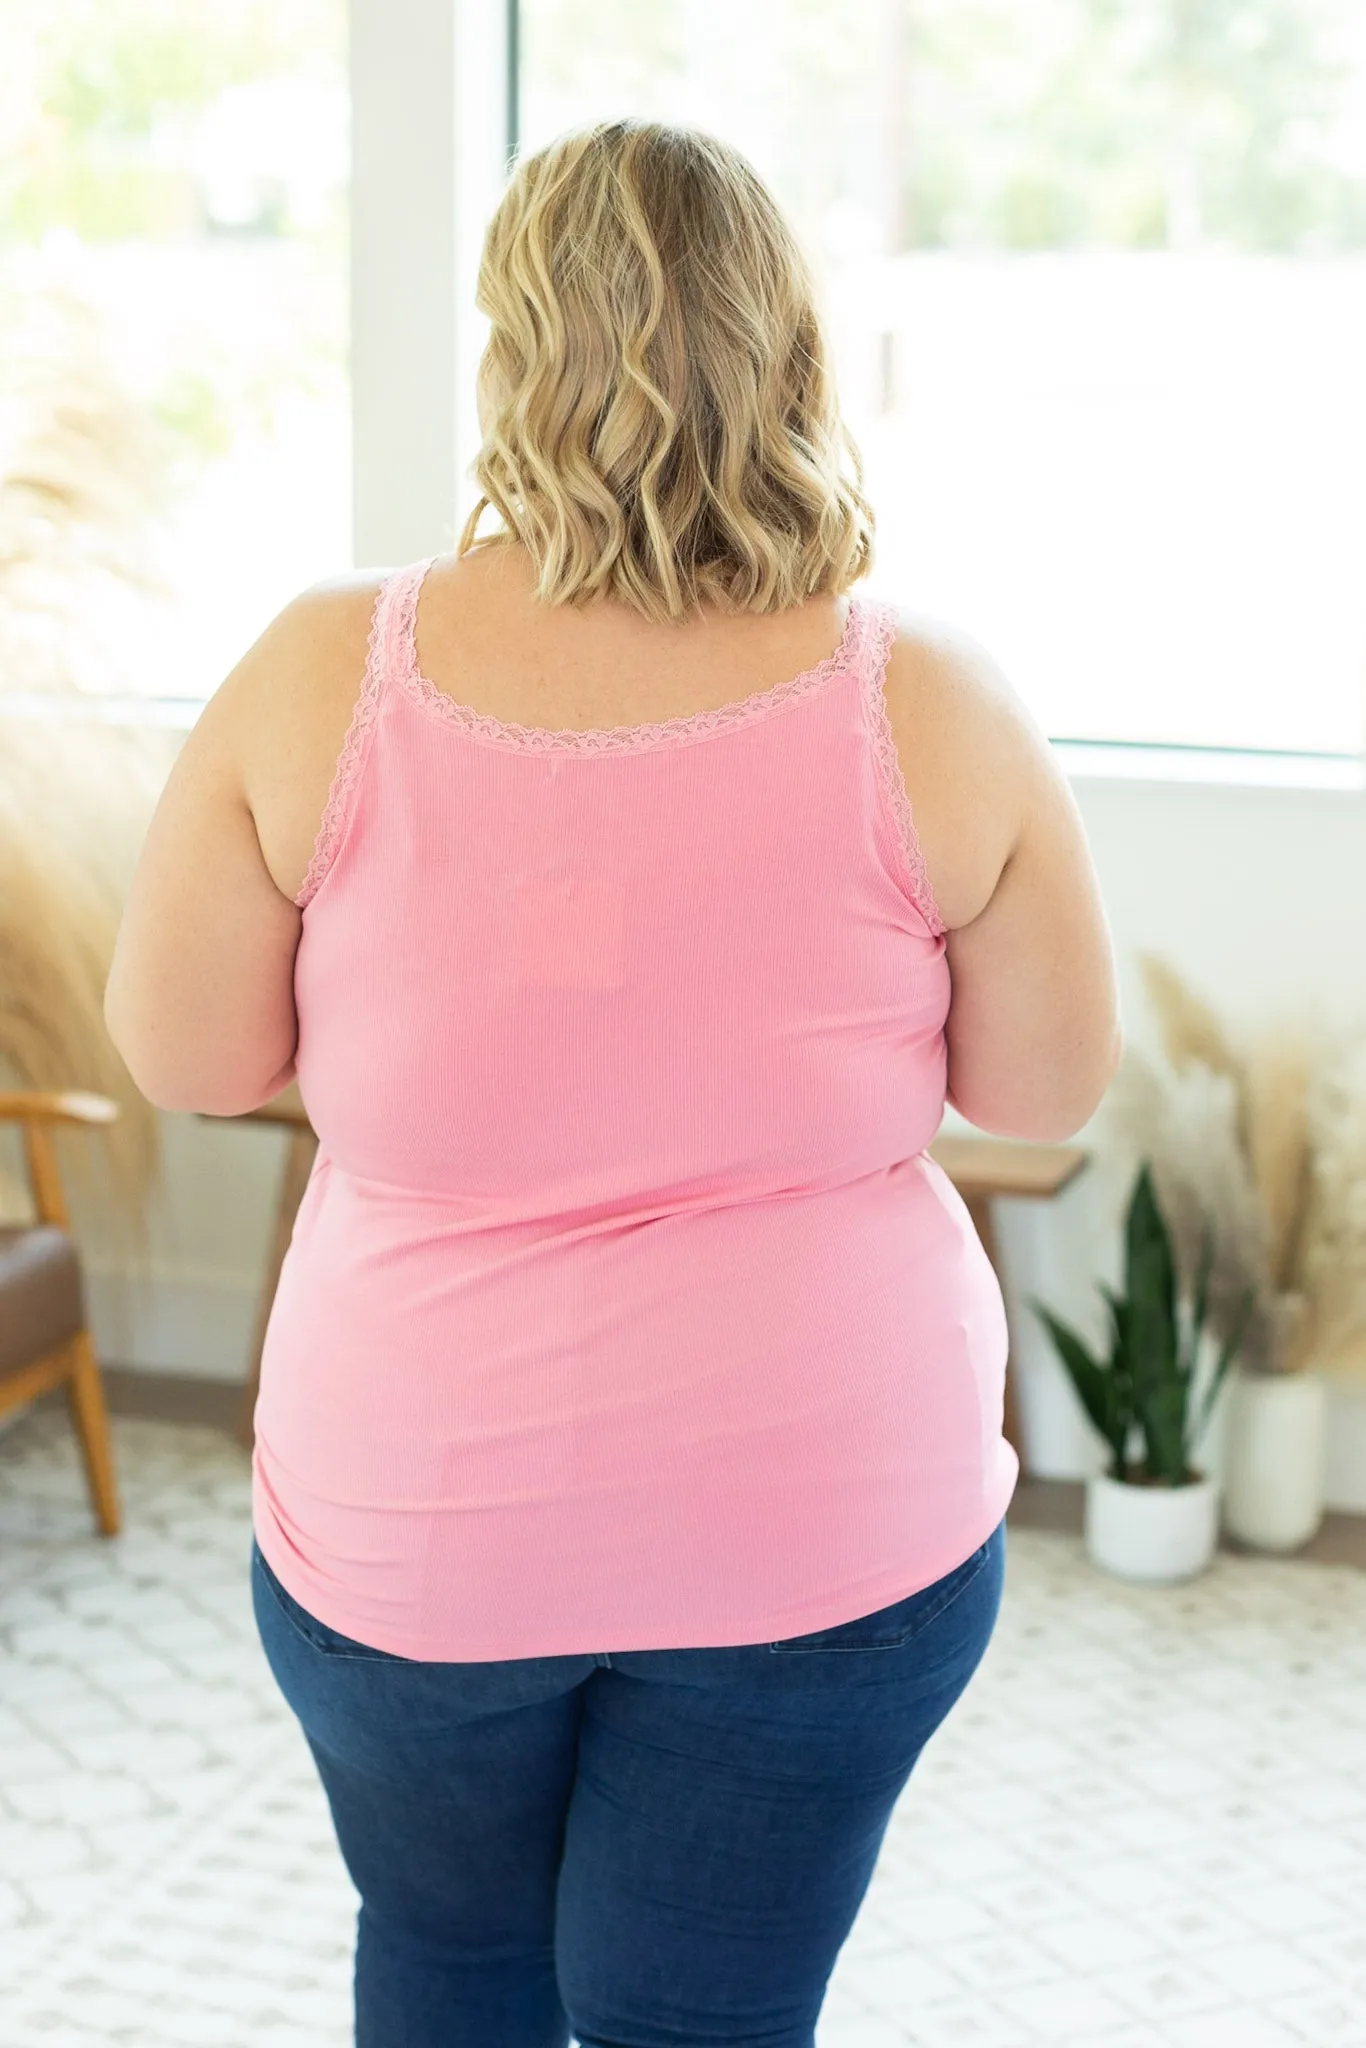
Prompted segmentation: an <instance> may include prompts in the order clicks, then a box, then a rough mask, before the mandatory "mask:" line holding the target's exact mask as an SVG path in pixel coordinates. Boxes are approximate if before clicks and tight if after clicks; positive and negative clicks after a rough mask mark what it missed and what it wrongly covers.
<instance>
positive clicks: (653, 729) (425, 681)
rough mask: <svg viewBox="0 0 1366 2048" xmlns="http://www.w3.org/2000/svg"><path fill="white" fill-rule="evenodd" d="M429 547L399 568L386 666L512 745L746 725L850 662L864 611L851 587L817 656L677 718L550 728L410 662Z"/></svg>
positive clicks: (609, 743) (450, 719) (663, 739)
mask: <svg viewBox="0 0 1366 2048" xmlns="http://www.w3.org/2000/svg"><path fill="white" fill-rule="evenodd" d="M436 560H438V557H437V556H435V555H432V556H429V557H428V559H427V560H426V561H423V562H419V563H415V564H414V566H413V568H412V569H411V570H409V571H407V572H405V573H404V574H403V577H402V581H401V583H400V584H399V587H398V588H397V589H396V590H395V592H394V609H393V616H392V625H391V633H390V637H389V672H390V674H391V676H392V678H393V680H394V681H395V682H396V683H397V684H398V685H399V686H400V687H401V688H402V689H403V690H404V691H405V692H406V693H407V695H408V696H409V697H410V698H411V699H412V700H413V702H414V703H416V704H419V705H421V706H422V707H424V708H425V709H427V710H429V711H432V712H433V713H435V715H436V716H437V717H439V718H441V719H444V720H445V721H446V723H447V724H449V725H454V726H458V727H459V728H460V730H461V731H463V732H467V733H469V734H470V735H471V737H472V738H475V739H480V740H485V741H487V742H489V743H490V744H492V745H495V746H503V747H510V748H514V749H516V750H518V751H519V752H536V753H573V754H607V753H635V752H638V751H640V750H641V749H644V748H647V747H658V746H668V745H670V744H672V743H673V742H675V741H679V740H683V741H686V740H694V739H705V738H709V737H710V736H711V735H712V734H713V733H718V732H728V731H732V730H734V729H735V728H736V727H739V726H746V725H752V724H753V723H754V722H755V720H756V719H760V718H764V717H767V716H768V714H769V713H770V712H773V711H778V710H781V709H782V708H783V707H784V706H785V705H787V704H790V703H792V702H794V701H795V700H796V699H798V698H801V697H807V696H809V695H810V694H811V693H812V692H813V691H814V690H818V689H820V688H821V687H822V685H823V684H825V683H828V682H830V681H831V680H832V679H833V678H834V677H835V676H837V675H842V674H845V673H847V672H848V671H849V670H850V669H851V668H852V667H853V666H854V664H855V659H856V656H857V653H858V650H859V647H860V645H861V643H862V640H863V636H864V629H865V626H866V622H867V617H868V608H867V601H866V600H864V599H863V598H860V597H856V596H854V595H853V594H852V593H851V595H850V598H849V603H848V607H847V611H846V616H845V621H844V631H843V633H842V634H841V636H840V642H839V645H838V647H836V648H835V650H834V652H833V653H832V654H827V655H826V656H825V658H824V659H823V660H822V661H818V662H815V663H814V664H813V665H812V666H811V667H810V668H806V669H803V670H802V671H801V673H800V674H799V675H795V676H789V677H788V678H787V680H786V681H785V682H781V683H775V684H773V685H772V686H771V687H770V688H769V689H767V690H755V691H752V692H751V694H750V695H749V696H748V697H741V698H739V699H737V700H736V701H735V702H733V703H730V704H718V705H717V706H716V707H715V708H714V709H713V710H710V711H695V712H691V713H688V714H686V715H684V716H683V717H680V718H664V719H658V720H655V721H653V722H652V723H649V724H645V725H613V726H590V727H588V728H586V729H585V730H584V731H582V732H576V731H573V730H570V729H561V730H557V729H555V728H553V727H549V726H538V725H519V724H517V723H516V722H514V721H509V720H506V719H501V718H495V717H494V716H493V714H492V713H491V712H486V711H475V710H474V709H472V707H471V706H470V705H468V704H459V703H457V702H456V700H455V698H454V697H448V696H447V694H446V692H445V691H444V690H441V689H438V687H437V685H436V684H435V683H433V682H432V681H431V680H430V679H429V678H428V677H427V676H425V675H423V674H422V672H421V670H420V669H419V667H418V664H417V634H416V622H417V602H418V595H419V593H420V591H421V589H422V584H423V581H424V579H425V577H426V574H427V571H428V570H429V569H430V568H431V566H432V563H433V562H435V561H436Z"/></svg>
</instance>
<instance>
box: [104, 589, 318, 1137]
mask: <svg viewBox="0 0 1366 2048" xmlns="http://www.w3.org/2000/svg"><path fill="white" fill-rule="evenodd" d="M317 607H318V599H317V596H316V595H315V594H314V593H309V592H306V593H305V594H304V596H303V597H302V598H296V599H295V600H294V601H293V602H292V603H291V604H289V605H287V606H286V607H285V609H284V611H283V612H281V613H280V614H279V615H278V617H276V618H275V619H273V620H272V621H271V623H270V625H269V626H267V628H266V630H265V632H264V633H262V634H261V636H260V638H259V639H258V640H257V641H256V642H255V644H254V646H252V647H251V648H249V649H248V651H247V653H246V654H245V655H244V656H243V657H242V660H241V661H240V662H239V663H238V664H237V666H236V668H235V669H233V671H232V673H231V674H230V675H229V676H228V678H227V679H226V681H225V682H223V683H222V684H220V686H219V688H218V689H217V691H216V692H215V693H214V695H213V696H212V697H211V698H210V699H209V702H208V704H207V705H206V706H205V708H204V710H203V712H202V713H201V715H200V717H199V719H198V721H197V723H196V724H195V725H194V726H193V727H192V729H191V731H190V732H189V734H188V736H187V737H186V740H185V743H184V745H183V746H182V748H181V750H180V752H179V754H178V755H177V756H176V759H175V762H174V764H173V766H172V768H171V772H170V774H169V776H168V777H167V780H166V784H165V787H164V788H163V790H162V793H161V797H160V800H159V801H158V803H157V807H156V810H155V812H154V813H153V816H152V821H151V824H150V825H149V827H148V830H147V837H146V839H145V841H144V842H143V847H142V851H141V854H140V855H139V858H138V864H137V868H136V870H135V872H134V875H133V880H132V884H131V886H130V888H129V892H128V897H127V901H126V902H125V905H124V911H123V920H122V923H121V924H120V926H119V933H118V938H117V941H116V943H115V947H114V957H113V962H112V965H111V968H110V973H109V980H108V982H107V984H106V987H105V996H104V1018H105V1023H106V1025H107V1026H108V1029H109V1033H110V1036H111V1037H112V1038H113V1041H114V1043H115V1045H116V1046H117V1047H118V1050H119V1052H120V1053H121V1054H122V1056H123V1059H124V1062H125V1064H126V1065H127V1067H128V1071H129V1073H130V1074H131V1075H132V1077H133V1079H134V1081H135V1082H136V1083H137V1085H138V1088H139V1089H140V1090H141V1092H142V1093H143V1094H144V1095H145V1096H146V1097H147V1099H148V1101H149V1102H153V1103H155V1104H156V1106H157V1107H158V1108H159V1109H186V1110H200V1111H204V1112H206V1113H207V1114H209V1115H211V1116H240V1115H241V1114H242V1113H243V1111H245V1110H248V1109H255V1108H257V1107H259V1105H260V1104H261V1103H263V1102H268V1101H269V1100H270V1098H271V1097H272V1096H273V1095H278V1094H279V1092H280V1090H281V1089H282V1088H283V1087H285V1086H286V1084H287V1083H288V1082H289V1081H290V1080H291V1079H292V1078H293V1075H294V1054H295V1049H296V1046H297V1043H298V1018H297V1016H296V1014H295V1009H294V955H295V952H296V950H297V948H298V944H299V933H300V930H301V928H302V921H303V920H302V913H301V911H300V910H299V909H298V908H297V907H296V906H295V904H294V903H293V902H291V900H290V899H289V897H287V896H285V895H284V894H282V892H281V891H280V889H279V888H277V886H276V884H275V882H274V880H273V879H272V877H271V874H270V871H269V869H268V868H267V866H266V863H265V860H264V858H263V856H262V852H261V846H260V842H259V840H258V838H257V832H256V825H255V821H254V819H253V816H252V812H251V808H250V805H249V803H248V800H247V773H246V763H247V761H248V759H249V758H250V755H249V752H248V749H249V748H257V749H259V748H260V746H261V745H262V744H263V740H266V739H268V737H269V729H268V728H267V727H265V726H264V724H263V721H264V720H265V719H267V718H269V717H270V715H271V710H272V706H278V704H279V702H280V699H281V697H282V696H286V697H295V698H297V695H298V694H299V693H306V692H307V690H308V687H309V683H310V678H311V674H312V671H313V670H314V669H315V668H316V664H317V652H318V635H317V631H316V628H317V623H318V611H317ZM284 723H285V724H286V725H288V724H289V723H290V721H289V720H288V719H286V720H285V721H284ZM275 730H276V735H277V736H278V735H279V732H280V728H279V727H278V726H277V727H276V729H275ZM283 744H284V745H285V746H286V747H288V746H289V738H288V737H286V738H284V739H283Z"/></svg>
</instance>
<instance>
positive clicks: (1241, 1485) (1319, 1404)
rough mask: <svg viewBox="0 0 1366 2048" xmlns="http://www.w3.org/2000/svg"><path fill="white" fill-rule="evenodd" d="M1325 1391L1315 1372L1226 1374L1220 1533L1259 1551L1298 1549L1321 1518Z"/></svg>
mask: <svg viewBox="0 0 1366 2048" xmlns="http://www.w3.org/2000/svg"><path fill="white" fill-rule="evenodd" d="M1325 1410H1326V1390H1325V1387H1324V1383H1323V1381H1322V1379H1321V1378H1320V1377H1319V1375H1318V1374H1317V1373H1313V1372H1283V1373H1249V1372H1244V1371H1243V1370H1242V1368H1241V1367H1239V1366H1236V1365H1235V1366H1234V1367H1233V1368H1232V1370H1231V1371H1230V1373H1229V1390H1228V1413H1227V1427H1226V1435H1225V1438H1224V1485H1223V1514H1224V1527H1225V1528H1226V1529H1227V1530H1228V1533H1229V1534H1230V1536H1236V1537H1237V1538H1238V1540H1239V1542H1241V1543H1248V1544H1251V1545H1252V1546H1253V1547H1254V1548H1255V1549H1257V1550H1271V1551H1289V1550H1298V1549H1299V1548H1300V1547H1301V1545H1302V1544H1305V1543H1307V1542H1308V1541H1309V1539H1310V1537H1311V1536H1313V1535H1314V1534H1315V1533H1316V1532H1317V1530H1318V1527H1319V1524H1320V1523H1321V1522H1322V1520H1323V1489H1324V1465H1325V1456H1326V1439H1325V1429H1324V1417H1325Z"/></svg>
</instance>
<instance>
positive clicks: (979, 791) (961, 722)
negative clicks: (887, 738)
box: [886, 606, 1031, 931]
mask: <svg viewBox="0 0 1366 2048" xmlns="http://www.w3.org/2000/svg"><path fill="white" fill-rule="evenodd" d="M886 699H887V716H888V720H889V722H890V724H891V727H892V733H893V736H894V738H895V740H896V743H897V752H898V755H899V757H900V761H901V768H902V773H903V775H904V777H905V782H906V790H907V794H908V795H909V797H910V800H911V809H912V813H913V815H914V817H915V823H916V831H917V834H918V837H919V840H920V849H921V852H922V854H923V855H924V857H925V866H926V870H927V872H928V874H929V878H930V885H931V887H932V888H933V890H934V894H935V900H936V902H937V903H938V905H939V909H940V913H941V915H942V917H943V919H944V922H945V924H946V925H947V926H948V928H949V930H950V931H953V930H954V929H956V928H957V927H959V926H961V925H965V924H971V922H972V921H973V919H974V918H975V917H977V916H979V915H980V913H981V912H982V911H983V910H984V909H985V908H986V906H987V904H988V903H989V902H990V900H991V898H992V895H993V894H994V892H995V889H996V884H997V882H998V881H999V880H1000V877H1001V873H1002V870H1003V869H1004V867H1005V864H1006V861H1007V860H1008V858H1009V856H1010V852H1011V849H1012V847H1013V846H1014V844H1015V838H1016V833H1017V831H1018V825H1019V817H1020V806H1021V790H1022V774H1023V770H1024V767H1025V764H1026V760H1027V755H1028V750H1029V745H1030V735H1029V727H1030V724H1031V721H1030V719H1029V714H1028V712H1027V711H1026V709H1025V707H1024V705H1023V703H1022V701H1021V699H1020V697H1019V695H1018V693H1017V692H1016V690H1015V689H1014V687H1013V685H1012V684H1011V682H1010V680H1009V678H1008V677H1007V676H1006V674H1005V672H1004V671H1003V669H1002V668H1001V666H1000V664H999V663H998V662H997V661H996V659H995V658H994V656H993V655H992V654H991V653H990V652H989V651H988V649H987V648H986V647H985V646H984V645H983V644H982V642H981V641H980V640H978V639H976V638H975V636H974V635H973V634H971V633H969V632H967V631H965V630H964V628H962V627H961V626H957V625H955V624H953V623H952V622H951V621H949V620H947V619H944V618H940V617H938V616H937V615H935V614H933V613H929V612H922V611H917V610H913V609H911V608H910V607H907V606H898V607H897V630H896V634H895V637H894V639H893V642H892V646H891V650H890V652H889V654H888V659H887V678H886Z"/></svg>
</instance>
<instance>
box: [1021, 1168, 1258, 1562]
mask: <svg viewBox="0 0 1366 2048" xmlns="http://www.w3.org/2000/svg"><path fill="white" fill-rule="evenodd" d="M1124 1259H1125V1275H1124V1291H1123V1293H1122V1294H1116V1293H1115V1292H1114V1290H1113V1289H1111V1288H1109V1287H1106V1286H1104V1285H1103V1284H1102V1287H1101V1292H1102V1293H1103V1294H1104V1296H1105V1298H1106V1301H1107V1303H1108V1304H1109V1309H1110V1345H1109V1352H1108V1356H1105V1357H1096V1356H1093V1354H1092V1353H1091V1351H1090V1350H1088V1348H1087V1346H1086V1345H1085V1344H1084V1343H1083V1342H1082V1341H1081V1339H1080V1338H1079V1337H1078V1336H1077V1335H1076V1334H1075V1332H1074V1331H1072V1330H1070V1329H1068V1327H1067V1326H1066V1324H1064V1323H1062V1322H1060V1321H1059V1320H1058V1318H1057V1317H1056V1316H1054V1315H1052V1314H1051V1313H1050V1311H1049V1310H1048V1309H1047V1308H1045V1307H1044V1305H1043V1304H1042V1303H1041V1302H1039V1301H1037V1300H1033V1299H1032V1300H1031V1302H1030V1307H1031V1308H1032V1309H1033V1310H1034V1312H1035V1313H1036V1314H1037V1315H1038V1316H1039V1317H1040V1319H1041V1320H1042V1321H1043V1323H1044V1324H1045V1326H1046V1327H1047V1329H1048V1332H1049V1334H1050V1336H1051V1337H1052V1339H1053V1343H1054V1345H1055V1346H1056V1348H1057V1352H1058V1356H1059V1358H1060V1359H1061V1361H1062V1364H1063V1366H1064V1368H1065V1370H1066V1372H1067V1375H1068V1377H1069V1379H1070V1380H1071V1383H1072V1386H1073V1388H1074V1389H1075V1391H1076V1394H1077V1397H1078V1399H1079V1400H1080V1402H1081V1404H1082V1407H1083V1408H1084V1409H1085V1411H1086V1414H1087V1416H1088V1417H1089V1418H1090V1421H1091V1423H1092V1425H1093V1426H1094V1428H1095V1429H1096V1431H1097V1433H1098V1434H1099V1436H1100V1437H1101V1438H1102V1439H1103V1441H1104V1443H1105V1444H1106V1446H1107V1448H1108V1450H1109V1453H1110V1456H1109V1461H1108V1464H1107V1466H1106V1468H1105V1470H1104V1471H1101V1472H1098V1473H1096V1474H1094V1475H1093V1476H1092V1477H1091V1478H1090V1479H1089V1480H1088V1481H1087V1487H1086V1548H1087V1552H1088V1554H1089V1556H1090V1557H1091V1560H1092V1562H1093V1563H1095V1564H1097V1565H1099V1566H1100V1567H1101V1569H1102V1570H1104V1571H1109V1572H1112V1573H1114V1574H1115V1575H1116V1576H1117V1577H1119V1578H1124V1579H1137V1580H1142V1581H1146V1582H1148V1583H1153V1584H1170V1583H1173V1582H1175V1581H1178V1580H1181V1579H1188V1578H1192V1577H1194V1576H1195V1574H1196V1573H1197V1572H1201V1571H1203V1570H1204V1568H1205V1566H1206V1565H1207V1564H1208V1563H1209V1561H1210V1559H1211V1557H1212V1556H1213V1554H1214V1546H1215V1541H1216V1538H1217V1535H1218V1526H1219V1514H1218V1487H1217V1484H1216V1482H1215V1480H1214V1479H1213V1478H1212V1477H1210V1476H1209V1475H1208V1474H1207V1473H1205V1472H1203V1471H1201V1470H1200V1469H1199V1468H1198V1467H1197V1466H1196V1464H1195V1457H1196V1453H1197V1450H1198V1448H1199V1445H1200V1443H1201V1440H1202V1438H1203V1436H1204V1432H1205V1429H1206V1426H1207V1424H1208V1422H1209V1418H1210V1413H1211V1411H1212V1409H1213V1407H1214V1403H1215V1401H1216V1399H1217V1398H1218V1395H1219V1390H1220V1388H1221V1386H1222V1385H1223V1382H1224V1375H1225V1374H1226V1373H1227V1371H1228V1369H1229V1366H1230V1365H1231V1364H1232V1362H1233V1358H1234V1355H1235V1353H1236V1352H1237V1350H1238V1348H1239V1345H1240V1344H1241V1342H1242V1338H1243V1333H1244V1331H1245V1330H1246V1328H1247V1323H1248V1318H1249V1316H1250V1315H1251V1312H1252V1295H1251V1292H1250V1291H1249V1293H1248V1294H1247V1295H1246V1296H1245V1297H1244V1298H1243V1300H1242V1304H1241V1309H1240V1313H1239V1315H1238V1318H1237V1320H1236V1323H1235V1327H1234V1330H1233V1333H1232V1335H1231V1336H1230V1337H1229V1338H1228V1340H1227V1342H1226V1343H1225V1344H1224V1347H1223V1349H1222V1351H1221V1352H1220V1353H1219V1355H1218V1358H1217V1359H1216V1360H1215V1362H1214V1364H1213V1367H1212V1369H1210V1370H1208V1371H1206V1370H1205V1367H1206V1363H1207V1347H1206V1346H1205V1345H1204V1343H1203V1341H1202V1340H1203V1338H1204V1333H1205V1314H1206V1305H1207V1301H1208V1288H1209V1276H1210V1268H1211V1265H1212V1261H1213V1238H1212V1234H1211V1233H1210V1232H1209V1231H1208V1229H1207V1230H1206V1232H1205V1235H1204V1240H1203V1246H1202V1254H1201V1260H1200V1267H1199V1272H1198V1276H1197V1279H1196V1287H1195V1300H1194V1303H1193V1304H1192V1305H1191V1306H1190V1307H1189V1309H1188V1307H1187V1304H1186V1303H1184V1302H1183V1301H1182V1300H1181V1299H1180V1298H1179V1294H1178V1289H1177V1281H1176V1266H1175V1261H1174V1259H1173V1256H1172V1247H1171V1238H1170V1235H1169V1233H1168V1230H1167V1225H1166V1222H1165V1220H1164V1218H1163V1216H1162V1212H1161V1210H1160V1209H1159V1207H1158V1203H1157V1197H1156V1194H1155V1193H1154V1189H1153V1180H1152V1173H1151V1170H1150V1168H1149V1166H1148V1165H1147V1164H1146V1162H1145V1164H1144V1165H1143V1168H1142V1170H1141V1171H1140V1173H1139V1175H1138V1179H1137V1181H1136V1182H1135V1185H1134V1190H1133V1194H1132V1196H1131V1198H1130V1201H1129V1208H1128V1214H1127V1217H1126V1220H1125V1230H1124ZM1201 1378H1203V1379H1205V1382H1206V1384H1205V1387H1204V1391H1203V1395H1201V1396H1199V1397H1198V1398H1197V1381H1198V1380H1200V1379H1201Z"/></svg>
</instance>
